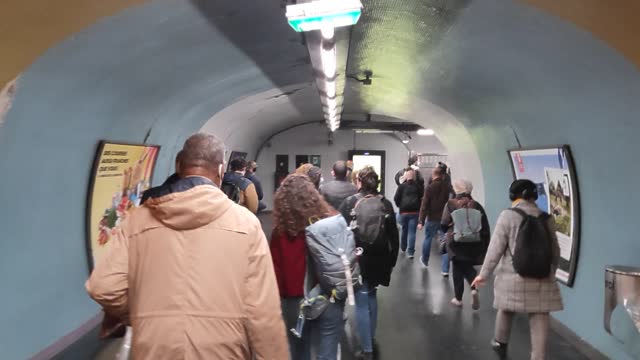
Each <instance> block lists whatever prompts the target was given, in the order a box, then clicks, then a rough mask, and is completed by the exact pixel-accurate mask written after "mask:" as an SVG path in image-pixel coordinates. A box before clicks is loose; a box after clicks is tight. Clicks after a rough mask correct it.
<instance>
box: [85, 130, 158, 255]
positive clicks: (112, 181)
mask: <svg viewBox="0 0 640 360" xmlns="http://www.w3.org/2000/svg"><path fill="white" fill-rule="evenodd" d="M159 149H160V147H159V146H155V145H128V144H116V143H108V142H101V143H100V146H99V148H98V153H97V155H96V159H95V163H94V166H93V174H92V175H93V177H92V182H91V185H90V189H89V198H88V201H89V206H88V210H89V214H88V219H87V221H88V226H87V227H88V237H89V239H88V241H89V250H90V251H89V252H90V254H89V256H91V259H90V264H91V265H92V266H93V264H95V262H96V261H97V260H98V259H99V258H100V256H101V255H102V254H103V252H104V251H105V245H106V244H107V243H109V240H111V237H112V235H113V234H114V233H115V228H116V227H117V226H118V225H119V224H120V222H121V221H122V219H123V218H124V217H125V216H126V214H127V212H128V211H129V210H130V209H131V208H133V207H137V206H140V199H141V198H142V193H143V192H144V191H145V190H147V189H148V188H149V187H150V185H151V177H152V176H153V168H154V166H155V163H156V159H157V157H158V151H159Z"/></svg>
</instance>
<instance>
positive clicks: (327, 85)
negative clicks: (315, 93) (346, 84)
mask: <svg viewBox="0 0 640 360" xmlns="http://www.w3.org/2000/svg"><path fill="white" fill-rule="evenodd" d="M324 92H325V93H326V94H327V97H330V98H334V97H336V82H335V80H327V81H325V82H324Z"/></svg>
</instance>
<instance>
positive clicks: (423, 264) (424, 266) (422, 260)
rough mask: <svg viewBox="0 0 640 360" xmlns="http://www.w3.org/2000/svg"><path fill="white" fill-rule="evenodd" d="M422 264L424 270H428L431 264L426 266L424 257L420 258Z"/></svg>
mask: <svg viewBox="0 0 640 360" xmlns="http://www.w3.org/2000/svg"><path fill="white" fill-rule="evenodd" d="M420 264H421V265H422V267H423V268H425V269H427V268H429V264H425V263H424V259H423V258H422V256H420Z"/></svg>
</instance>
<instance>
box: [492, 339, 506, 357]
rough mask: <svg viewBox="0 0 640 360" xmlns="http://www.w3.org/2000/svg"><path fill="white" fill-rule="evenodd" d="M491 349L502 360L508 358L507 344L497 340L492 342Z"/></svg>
mask: <svg viewBox="0 0 640 360" xmlns="http://www.w3.org/2000/svg"><path fill="white" fill-rule="evenodd" d="M491 348H492V349H493V351H495V352H496V354H498V356H500V358H501V359H504V358H506V357H507V344H505V343H501V342H499V341H497V340H495V339H493V340H491Z"/></svg>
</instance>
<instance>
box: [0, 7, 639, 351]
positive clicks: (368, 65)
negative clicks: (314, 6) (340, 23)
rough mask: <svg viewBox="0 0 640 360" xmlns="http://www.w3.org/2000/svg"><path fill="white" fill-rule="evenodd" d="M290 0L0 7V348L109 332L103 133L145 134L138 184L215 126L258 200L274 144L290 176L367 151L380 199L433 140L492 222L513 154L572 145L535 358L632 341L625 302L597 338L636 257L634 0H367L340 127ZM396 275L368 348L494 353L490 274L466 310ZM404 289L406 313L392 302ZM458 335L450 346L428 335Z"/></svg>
mask: <svg viewBox="0 0 640 360" xmlns="http://www.w3.org/2000/svg"><path fill="white" fill-rule="evenodd" d="M294 2H295V1H290V0H277V1H276V0H268V1H267V0H263V1H249V0H215V1H212V0H123V1H118V2H103V1H99V0H87V1H78V0H63V1H59V2H56V3H50V4H42V3H40V2H37V1H33V0H28V1H27V0H6V1H5V2H3V4H2V5H0V8H1V9H2V11H0V24H3V25H0V27H2V29H3V31H1V32H0V49H1V50H0V51H1V52H0V59H2V60H0V173H1V174H3V175H4V176H3V177H2V182H1V184H2V186H0V200H2V203H3V204H4V206H3V207H2V210H0V212H1V216H0V229H2V230H1V231H0V234H1V235H0V283H1V284H2V285H3V288H4V291H3V295H4V296H2V297H1V298H0V299H1V300H0V308H1V309H2V311H0V322H1V323H3V324H9V325H7V326H4V327H2V329H0V354H3V355H2V356H0V357H1V358H3V359H4V358H6V359H11V360H13V359H49V358H56V356H57V358H65V359H66V358H69V359H71V358H79V359H80V358H86V356H88V355H87V354H89V353H93V352H95V351H96V349H100V348H102V347H104V346H105V343H103V342H100V341H99V340H98V339H97V338H96V337H95V333H96V327H97V326H98V325H99V321H100V319H101V317H100V308H99V306H98V305H97V304H95V303H94V302H93V301H91V299H90V298H89V297H88V296H87V294H86V291H85V289H84V286H83V284H84V282H85V281H86V279H87V277H88V276H89V274H90V266H89V264H90V262H91V261H90V260H89V258H90V257H91V250H90V246H89V243H91V240H90V239H88V235H87V234H88V231H87V227H88V225H87V222H88V220H87V218H88V217H89V215H88V212H89V209H90V204H89V203H88V200H87V199H88V192H89V189H90V187H91V186H92V182H93V180H92V171H93V168H94V162H95V157H96V152H97V150H98V147H99V144H100V142H101V141H109V142H114V143H126V144H142V145H146V146H150V145H157V146H159V151H158V152H157V159H155V160H156V162H155V167H154V168H153V169H152V173H153V178H152V183H151V184H148V185H158V184H160V183H162V182H163V181H164V179H165V178H167V177H168V176H169V175H171V174H172V173H173V172H174V159H175V155H176V153H177V152H178V151H179V150H180V149H181V147H182V144H183V143H184V141H185V139H186V138H187V137H188V136H189V135H191V134H192V133H194V132H197V131H206V132H210V133H213V134H216V135H217V136H219V137H220V138H221V139H223V140H224V142H225V147H226V150H227V156H228V154H229V153H231V152H232V151H236V152H242V153H245V154H246V156H247V158H249V159H255V160H257V162H258V164H259V165H260V167H259V171H258V175H259V176H260V177H261V179H262V181H263V182H264V187H265V189H266V190H265V198H264V202H265V204H266V205H267V209H268V210H271V209H272V204H273V200H272V199H273V194H274V190H275V182H276V181H277V179H276V176H275V174H276V170H277V166H278V165H277V163H276V158H277V156H278V155H285V154H286V155H288V158H289V164H288V166H287V168H286V170H287V172H291V171H293V170H294V169H295V165H296V164H295V158H296V155H300V154H308V155H318V156H320V157H321V159H322V165H321V168H322V171H323V179H324V180H327V179H330V178H331V168H330V166H331V164H332V163H333V162H334V161H335V160H338V159H346V158H347V157H348V154H349V151H352V150H384V151H386V156H387V157H386V163H385V166H386V173H385V182H386V184H388V188H387V189H386V192H385V193H386V194H385V195H386V196H387V197H392V196H393V193H394V192H395V190H396V186H395V184H394V183H393V175H394V174H395V172H396V171H397V170H399V169H400V168H402V167H404V166H405V165H406V160H407V153H408V152H409V151H415V152H418V153H424V154H440V155H446V161H447V164H448V165H449V166H450V168H451V171H452V177H453V178H464V179H468V180H470V181H472V182H473V184H474V187H475V190H474V196H475V197H476V199H477V200H478V201H480V202H481V203H483V204H484V206H485V208H486V210H487V213H488V217H489V222H490V223H491V224H492V226H493V224H495V221H496V219H497V217H498V215H499V214H500V212H501V210H502V209H504V208H506V207H508V206H509V201H508V196H507V189H508V187H509V184H510V183H511V182H512V180H513V179H514V169H512V166H513V164H512V162H511V160H510V156H509V155H508V151H509V150H514V149H532V148H533V149H538V148H547V147H553V146H560V145H565V144H566V145H568V146H569V147H570V149H571V153H572V156H573V162H574V165H575V171H576V175H577V178H576V179H575V181H576V184H577V186H576V189H579V200H580V208H579V215H580V223H579V225H578V227H579V234H580V241H579V249H578V250H577V251H578V252H577V259H578V260H577V267H576V270H575V281H574V282H573V284H572V285H571V286H567V285H565V284H561V285H560V288H561V292H562V297H563V300H564V304H565V310H563V311H561V312H558V313H554V315H553V316H554V323H555V325H554V326H555V327H554V329H555V330H554V331H560V332H561V333H562V334H561V336H554V340H553V342H552V344H551V346H550V354H555V356H554V355H551V357H550V358H552V359H565V358H566V359H578V358H580V357H578V356H579V355H577V353H576V352H575V349H576V348H575V346H581V347H585V348H588V349H587V350H588V351H587V352H588V353H589V354H596V353H598V355H597V356H602V357H604V358H610V359H615V360H618V359H621V360H626V359H635V358H639V357H640V351H639V348H638V344H640V341H638V339H639V337H640V334H639V333H638V330H637V329H636V328H635V327H634V326H633V324H632V323H631V320H630V319H629V317H628V316H627V314H626V313H624V311H622V310H616V312H615V313H614V319H613V324H614V329H613V330H614V331H613V334H609V333H608V332H607V331H606V330H605V328H604V327H603V309H604V307H605V300H604V291H605V284H604V281H603V280H604V273H605V268H606V267H607V266H610V265H626V266H632V267H638V266H640V261H639V260H638V254H640V242H639V241H638V239H637V231H636V226H635V217H634V214H635V213H636V206H635V204H636V203H637V201H636V200H638V196H639V195H638V194H637V193H636V191H635V184H636V183H637V179H638V177H639V176H640V168H639V167H638V166H637V163H638V161H637V158H636V156H637V154H638V153H639V151H638V150H639V145H638V141H637V134H638V132H639V131H640V121H639V120H638V109H637V102H638V98H640V71H639V66H640V42H638V41H637V39H638V37H639V36H640V21H638V20H640V15H639V14H640V5H638V3H637V2H635V1H633V0H620V1H617V2H616V4H615V5H613V4H612V3H611V2H610V1H606V0H564V1H550V0H482V1H480V0H424V1H423V0H411V1H408V0H406V1H402V0H393V1H389V0H362V5H363V8H362V15H361V18H360V19H359V21H358V23H357V24H356V25H354V26H352V27H348V28H341V30H339V31H336V35H335V38H336V39H337V42H336V52H337V60H336V61H337V67H338V69H337V75H336V80H335V81H336V84H337V88H338V98H339V99H341V100H340V101H339V102H338V103H337V105H336V106H337V108H338V109H339V110H340V116H341V119H342V120H341V121H342V127H341V128H340V129H338V130H336V131H334V132H332V131H330V130H329V129H328V128H327V126H326V125H325V121H324V119H323V111H325V110H323V108H326V101H325V100H323V99H322V97H321V96H319V95H322V91H320V92H319V91H318V90H319V89H318V83H317V79H318V66H317V64H318V63H317V62H318V56H319V55H318V54H317V52H314V46H316V45H317V41H319V40H318V36H319V35H318V34H315V33H306V34H303V33H297V32H295V31H293V30H292V28H291V27H290V26H289V24H288V23H287V18H286V16H285V11H286V6H287V5H291V4H293V3H294ZM297 2H298V3H307V2H308V1H302V0H298V1H297ZM314 44H315V45H314ZM316 47H317V46H316ZM316 50H317V49H316ZM321 90H322V89H321ZM325 113H326V112H325ZM376 124H378V125H376ZM376 126H379V127H380V128H385V129H392V130H390V131H381V130H380V129H378V130H376V129H374V128H375V127H376ZM406 126H413V128H412V129H418V128H422V129H430V130H433V134H434V135H432V136H420V135H418V134H417V133H416V132H415V130H412V131H404V130H403V129H404V128H405V127H406ZM363 129H368V130H366V131H365V130H363ZM227 160H228V159H227ZM269 231H270V230H269V229H265V232H266V233H267V234H268V233H269ZM419 238H420V235H419ZM393 281H394V285H393V286H392V287H391V288H389V289H385V291H384V292H383V294H382V295H381V298H382V310H381V314H383V315H381V320H380V331H381V334H383V336H384V337H385V339H387V340H385V341H386V342H384V343H383V344H382V345H383V346H382V347H381V352H382V355H383V358H402V357H397V356H396V355H395V354H396V351H402V350H400V349H403V348H404V349H407V348H409V349H411V351H409V352H408V353H410V354H420V355H416V356H418V357H415V358H423V357H421V356H422V355H425V356H424V357H426V356H436V357H437V358H442V359H447V358H450V359H466V358H469V359H472V358H477V359H485V358H489V355H488V351H490V348H489V347H488V345H487V342H488V341H489V340H490V339H489V337H487V336H488V335H487V336H484V335H485V333H490V332H491V331H492V330H491V329H493V321H492V319H491V318H492V316H493V315H492V314H493V310H492V309H491V308H490V303H491V299H492V294H490V291H489V290H486V291H484V292H483V293H482V302H483V308H482V310H481V311H480V312H479V314H478V315H472V314H471V312H470V311H468V309H464V310H463V311H462V312H456V311H455V309H451V308H450V307H449V306H448V305H449V304H448V299H449V292H450V289H449V288H448V285H447V282H445V281H442V279H441V278H440V277H439V275H438V274H437V272H436V270H434V269H429V271H425V272H423V271H422V269H420V268H419V266H418V264H417V262H414V263H413V264H412V263H410V262H409V261H406V259H400V260H399V265H398V267H397V269H396V271H395V273H394V280H393ZM487 289H489V288H487ZM637 296H638V298H640V294H639V295H637ZM405 299H406V300H407V301H408V302H409V303H410V304H411V306H410V307H413V308H414V310H413V311H414V312H399V309H400V308H402V307H403V306H404V305H403V304H404V303H403V301H404V300H405ZM416 318H421V319H422V320H423V321H416ZM441 321H444V322H445V324H441V323H440V322H441ZM409 322H410V323H411V324H410V325H409V324H408V323H409ZM405 324H406V326H407V328H406V329H405V328H404V326H405ZM516 327H517V328H518V330H517V331H518V334H520V335H517V339H516V340H515V341H517V342H518V343H520V344H523V346H522V347H519V348H518V349H513V350H512V351H514V353H513V354H512V358H514V359H521V358H522V359H524V358H526V355H525V354H526V351H527V350H526V349H527V346H528V339H527V338H526V336H525V335H523V334H525V333H526V331H525V329H526V323H525V322H518V323H517V324H516ZM443 328H444V329H445V330H442V329H443ZM441 330H442V331H441ZM458 332H462V333H463V334H464V335H463V339H460V341H461V342H459V343H458V344H459V346H458V347H457V348H455V349H449V348H447V347H445V346H444V345H445V344H446V345H447V346H448V344H449V343H448V342H447V340H448V339H450V338H452V337H455V336H456V334H457V333H458ZM26 334H28V335H26ZM475 334H478V336H475ZM554 334H555V335H558V334H560V333H557V332H556V333H554ZM565 338H567V339H573V340H571V341H569V340H565ZM576 344H578V345H576ZM580 344H582V345H580ZM74 351H77V352H76V353H74V354H72V353H71V352H74ZM411 356H413V355H411ZM591 356H596V355H585V358H590V357H591ZM406 358H407V359H409V358H411V359H413V358H414V357H406Z"/></svg>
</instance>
